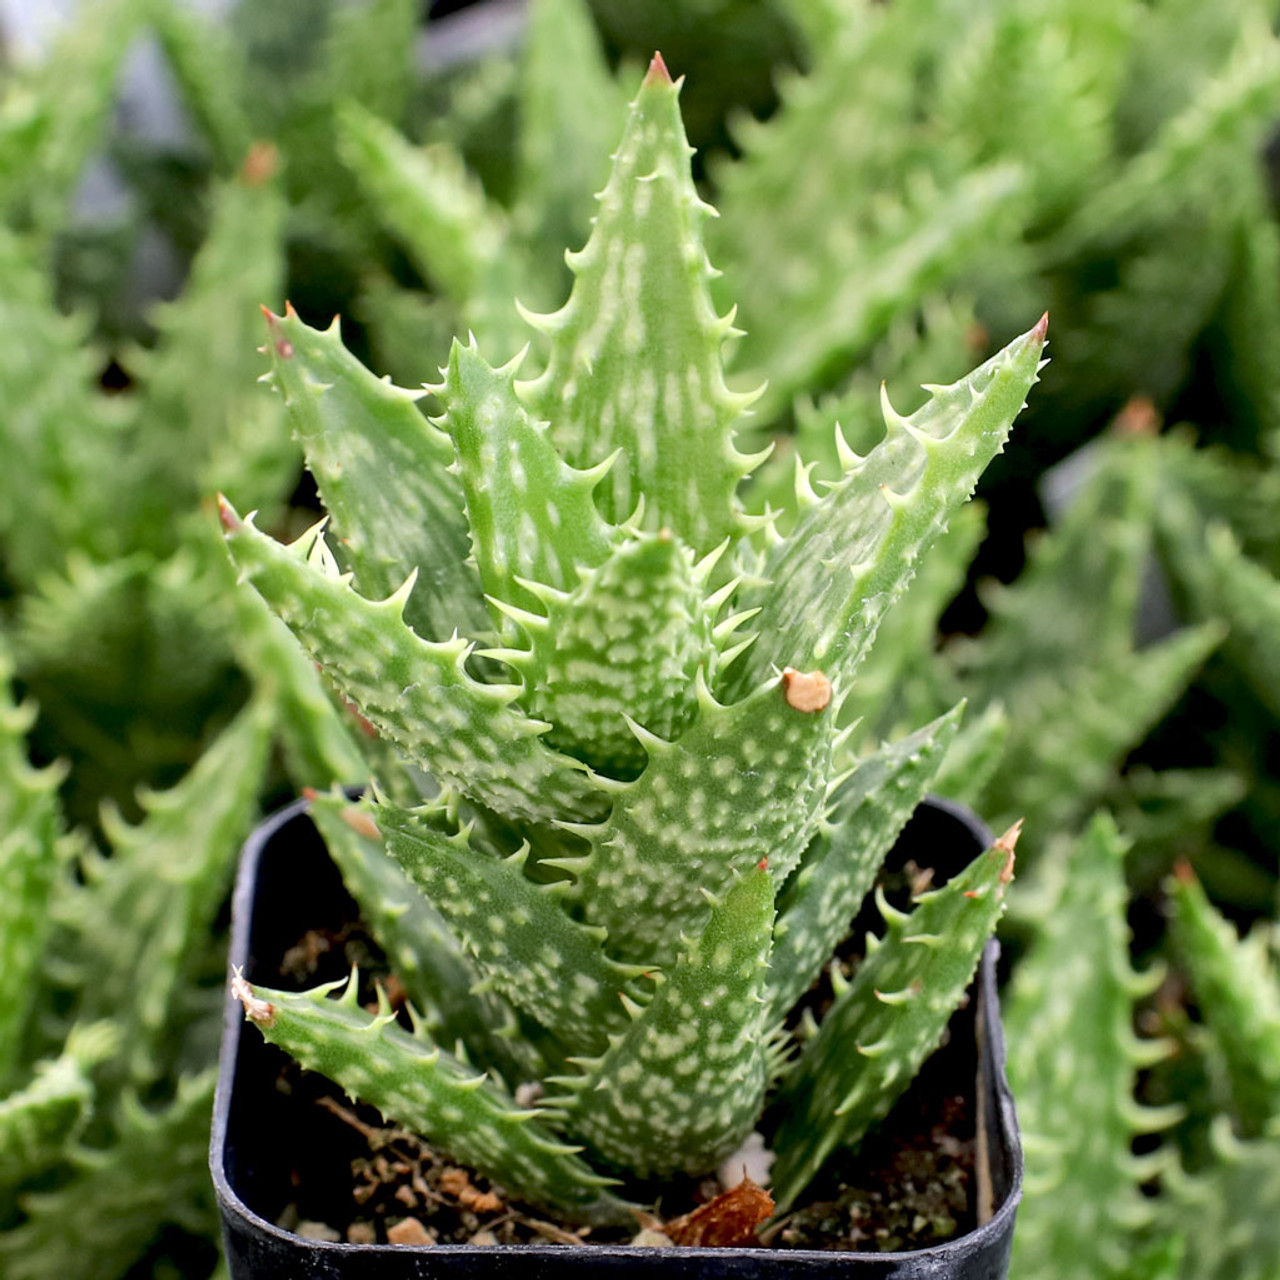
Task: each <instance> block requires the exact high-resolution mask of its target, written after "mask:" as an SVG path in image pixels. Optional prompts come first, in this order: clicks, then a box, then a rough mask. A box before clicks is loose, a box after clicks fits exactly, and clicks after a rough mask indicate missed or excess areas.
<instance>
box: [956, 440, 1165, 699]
mask: <svg viewBox="0 0 1280 1280" xmlns="http://www.w3.org/2000/svg"><path fill="white" fill-rule="evenodd" d="M1159 457H1160V452H1159V444H1158V442H1157V441H1156V440H1155V439H1153V438H1151V437H1148V436H1112V437H1109V438H1106V439H1104V440H1101V441H1099V442H1098V443H1096V444H1094V445H1093V446H1091V448H1090V450H1089V453H1088V455H1087V457H1086V458H1084V459H1080V460H1077V465H1081V464H1082V463H1083V465H1085V466H1087V467H1088V468H1090V473H1089V474H1088V475H1087V479H1086V481H1085V483H1084V484H1083V485H1082V486H1081V487H1080V489H1079V491H1078V492H1077V493H1075V494H1074V495H1073V496H1072V499H1071V503H1070V505H1069V506H1068V508H1067V510H1066V512H1065V513H1064V514H1063V515H1062V517H1061V518H1060V519H1059V520H1056V521H1055V522H1054V523H1053V524H1052V526H1051V527H1050V529H1049V531H1048V532H1047V533H1046V534H1044V536H1042V537H1041V538H1039V539H1038V540H1036V541H1034V542H1032V543H1030V545H1029V547H1028V563H1027V565H1026V567H1025V568H1024V570H1023V571H1022V573H1021V574H1019V575H1018V578H1017V580H1016V582H1015V583H1014V584H1012V585H1010V586H998V585H992V586H990V587H988V588H987V589H986V590H985V591H984V593H983V604H984V605H985V606H986V608H987V611H988V614H989V615H990V618H989V622H988V624H987V627H986V628H985V629H984V632H983V635H982V639H981V641H980V643H979V644H977V645H975V646H974V647H973V652H972V654H971V655H969V656H968V661H967V662H966V661H964V660H963V658H962V665H963V666H964V667H965V672H966V675H967V677H968V679H969V680H970V682H973V681H980V682H981V687H982V691H983V693H984V695H985V696H986V697H987V698H1005V699H1009V698H1010V690H1011V689H1012V688H1013V687H1014V686H1016V685H1017V684H1019V683H1020V682H1022V681H1024V680H1026V679H1027V677H1028V675H1029V674H1032V675H1034V674H1035V673H1037V672H1040V671H1043V670H1045V669H1055V670H1059V671H1060V670H1062V669H1063V668H1075V667H1093V666H1104V665H1106V664H1107V663H1109V662H1112V661H1114V660H1117V659H1119V658H1123V657H1125V656H1126V655H1129V654H1130V653H1132V651H1133V646H1134V636H1135V625H1136V624H1135V619H1136V616H1137V612H1138V607H1139V604H1140V601H1141V598H1142V591H1143V587H1144V585H1145V582H1146V579H1147V575H1148V574H1149V572H1150V565H1151V555H1152V547H1153V521H1154V517H1155V510H1156V504H1157V494H1158V488H1159V485H1158V475H1159V470H1158V464H1157V459H1158V458H1159ZM1100 583H1105V584H1106V589H1105V590H1099V589H1098V584H1100Z"/></svg>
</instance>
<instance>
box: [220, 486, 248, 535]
mask: <svg viewBox="0 0 1280 1280" xmlns="http://www.w3.org/2000/svg"><path fill="white" fill-rule="evenodd" d="M218 519H219V520H221V521H222V527H223V528H224V529H225V530H226V531H227V532H228V533H236V532H238V531H239V530H241V529H243V528H244V521H243V520H241V519H240V517H239V516H238V515H236V512H235V508H234V507H233V506H232V505H231V503H229V502H228V501H227V500H226V498H224V497H223V496H222V494H218Z"/></svg>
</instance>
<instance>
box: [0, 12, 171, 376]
mask: <svg viewBox="0 0 1280 1280" xmlns="http://www.w3.org/2000/svg"><path fill="white" fill-rule="evenodd" d="M145 9H146V0H92V3H88V4H83V5H80V6H78V8H77V10H76V17H75V21H74V22H65V23H63V24H61V29H60V31H59V38H58V40H57V42H56V43H55V44H54V46H53V49H52V50H51V52H50V53H49V55H48V56H47V57H46V58H45V59H44V60H43V61H42V62H40V63H39V64H37V65H36V66H35V67H33V68H32V69H31V70H30V71H29V72H28V73H27V74H26V75H25V76H23V77H21V78H19V80H18V82H17V83H16V84H15V85H13V86H12V87H11V88H10V90H9V96H8V99H7V101H6V103H5V110H4V112H3V115H2V116H0V175H3V177H2V178H0V207H3V208H4V209H5V210H6V212H7V214H8V217H9V220H10V221H19V222H26V223H28V224H30V225H31V226H33V227H34V229H35V230H36V232H37V234H39V235H40V236H41V237H42V238H43V237H47V236H49V235H51V234H52V233H53V232H54V231H56V230H59V229H60V228H61V227H62V226H63V225H64V224H65V223H66V222H67V220H68V219H69V217H70V215H71V211H72V210H71V196H72V193H73V190H74V188H75V184H76V183H77V182H78V181H79V179H80V175H81V173H82V172H83V171H84V168H85V165H86V164H87V163H88V160H89V157H90V156H91V155H92V153H93V151H94V149H95V148H96V147H97V146H98V145H99V142H100V141H101V138H102V134H103V132H104V131H105V129H106V127H107V124H108V122H109V120H110V117H111V112H112V109H113V108H114V106H115V102H116V92H117V88H118V83H117V82H118V80H119V77H120V72H121V68H122V66H123V63H124V60H125V55H126V54H127V53H128V51H129V48H130V46H131V45H132V44H133V41H134V38H135V37H136V36H137V34H138V31H139V29H140V28H141V26H142V21H143V16H144V13H145ZM6 275H7V273H6ZM8 349H9V350H12V348H8Z"/></svg>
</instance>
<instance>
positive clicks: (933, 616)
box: [849, 502, 986, 735]
mask: <svg viewBox="0 0 1280 1280" xmlns="http://www.w3.org/2000/svg"><path fill="white" fill-rule="evenodd" d="M985 533H986V512H985V510H984V508H983V507H982V505H981V504H979V503H972V502H971V503H968V504H966V505H965V506H963V507H961V508H960V509H959V510H958V511H957V512H956V513H955V516H954V517H953V518H952V520H951V524H950V527H949V528H948V529H947V530H946V531H945V532H944V533H942V534H941V535H940V536H939V538H938V540H937V542H935V543H934V544H933V548H932V549H931V551H930V552H929V554H928V555H927V556H925V558H924V563H923V564H922V565H921V566H920V571H919V573H918V574H917V575H916V576H915V577H914V578H913V579H912V580H911V582H910V584H909V585H908V586H907V589H906V592H905V593H904V594H903V596H902V597H901V599H899V601H898V603H897V604H896V605H895V606H894V608H892V609H891V610H890V611H889V613H888V615H887V616H886V617H885V619H884V622H883V623H882V625H881V626H880V627H879V628H877V630H876V638H875V641H874V642H873V644H872V645H871V648H870V650H869V651H868V652H867V656H866V658H865V659H864V661H863V662H862V664H861V666H860V667H859V668H858V678H857V680H856V681H854V684H853V688H852V690H851V691H850V694H849V714H850V715H851V716H852V715H857V716H859V717H860V718H861V720H862V722H863V724H864V725H866V726H872V727H874V728H875V729H876V730H878V731H879V732H881V733H882V734H886V735H888V734H891V733H894V732H895V731H897V730H898V729H899V726H902V725H916V724H919V723H920V721H921V720H923V719H924V718H925V717H927V716H928V715H930V714H931V713H932V712H933V711H935V710H936V709H937V706H938V705H939V703H943V704H945V701H946V700H947V698H949V697H951V696H953V695H952V694H951V691H950V689H949V688H945V687H942V686H945V685H946V683H947V681H946V674H947V673H946V672H945V668H944V667H943V665H942V664H941V663H939V662H938V661H937V658H936V655H935V652H934V651H935V649H936V647H937V637H938V634H939V623H940V621H941V618H942V614H943V611H944V610H945V609H946V607H947V605H949V604H950V603H951V601H952V600H953V599H954V598H955V597H956V596H957V595H958V594H959V592H960V589H961V588H962V587H963V586H964V582H965V576H966V574H967V572H968V568H969V564H970V561H972V559H973V556H974V553H975V552H976V551H977V549H978V544H979V543H980V542H981V541H982V538H983V536H984V535H985Z"/></svg>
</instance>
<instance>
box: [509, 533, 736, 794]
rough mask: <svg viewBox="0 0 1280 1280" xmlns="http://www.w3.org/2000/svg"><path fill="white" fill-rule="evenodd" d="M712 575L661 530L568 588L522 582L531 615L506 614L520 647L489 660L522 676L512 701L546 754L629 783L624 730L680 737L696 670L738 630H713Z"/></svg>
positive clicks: (630, 736)
mask: <svg viewBox="0 0 1280 1280" xmlns="http://www.w3.org/2000/svg"><path fill="white" fill-rule="evenodd" d="M711 567H712V563H711V558H710V557H709V558H708V559H707V560H704V561H703V562H701V563H700V564H698V565H695V564H694V563H693V556H692V553H691V552H689V551H688V550H687V548H685V547H683V546H682V545H681V544H680V543H679V542H678V541H677V540H676V539H675V538H674V537H673V536H672V535H671V534H670V533H669V532H666V531H662V532H659V533H643V532H640V533H628V534H627V535H626V536H625V537H624V538H623V539H622V540H621V541H620V542H619V543H618V545H617V546H616V547H615V548H614V549H613V551H612V553H611V554H610V556H609V558H608V559H607V560H605V561H604V562H603V563H602V564H600V565H599V566H598V567H596V568H594V569H589V568H586V567H585V566H584V567H582V568H580V569H579V570H578V574H577V577H578V581H577V582H576V583H575V584H574V585H573V587H572V589H571V590H567V591H556V590H553V589H551V588H550V587H542V586H538V587H537V588H533V587H532V584H530V585H531V590H533V591H534V594H536V596H537V598H538V602H539V608H540V610H541V613H538V614H534V613H526V612H523V611H520V612H515V611H513V612H512V616H514V617H515V618H516V619H517V620H518V622H519V623H520V627H521V630H522V631H523V632H524V638H525V640H526V642H527V644H528V646H529V647H528V648H527V649H515V648H512V649H502V650H492V651H490V656H494V657H501V658H502V660H503V661H504V662H506V663H507V664H508V665H509V666H510V667H511V668H512V669H513V670H515V671H517V672H518V673H519V674H520V676H521V677H522V678H523V680H524V687H525V692H524V695H523V698H522V701H523V702H524V704H525V706H527V707H528V709H529V711H530V713H531V714H533V715H536V716H539V717H541V718H542V719H544V720H548V721H550V722H551V724H552V726H553V727H552V728H551V729H550V730H549V731H548V733H547V741H548V742H549V743H550V744H551V745H553V746H556V747H558V748H560V749H561V750H563V751H567V752H569V753H570V754H571V755H574V756H577V757H579V758H580V759H583V760H586V761H587V762H588V763H589V764H590V765H591V766H592V767H593V768H595V769H601V770H603V771H605V772H606V773H609V774H614V775H618V774H621V775H628V774H633V773H636V772H638V771H639V769H640V767H641V766H642V765H643V764H644V762H645V760H646V759H647V756H646V753H645V749H644V747H643V746H642V745H641V744H640V741H639V739H638V738H637V737H636V735H635V734H634V733H633V732H632V731H631V729H630V728H629V727H628V721H632V722H634V723H636V724H639V725H641V726H643V728H644V729H645V730H647V731H648V732H649V733H652V734H656V735H657V736H658V737H660V738H666V739H672V738H675V737H677V736H679V734H680V732H681V731H682V730H683V729H684V728H685V727H686V726H687V725H688V723H689V721H690V720H691V719H692V717H693V714H694V712H695V709H696V707H697V698H696V695H695V688H696V686H695V676H696V673H697V671H698V668H699V667H703V666H707V667H712V668H714V664H715V663H716V661H717V660H718V657H719V655H718V653H717V646H718V644H720V643H723V642H724V641H725V640H727V639H728V637H729V635H730V634H731V633H732V631H733V628H734V625H735V623H736V621H737V619H727V620H726V621H725V623H724V624H722V625H721V626H716V625H714V618H715V611H716V606H717V604H718V601H717V600H716V599H715V598H714V597H709V596H708V593H707V591H706V586H707V578H708V574H709V572H710V570H711ZM544 615H545V616H544Z"/></svg>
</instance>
